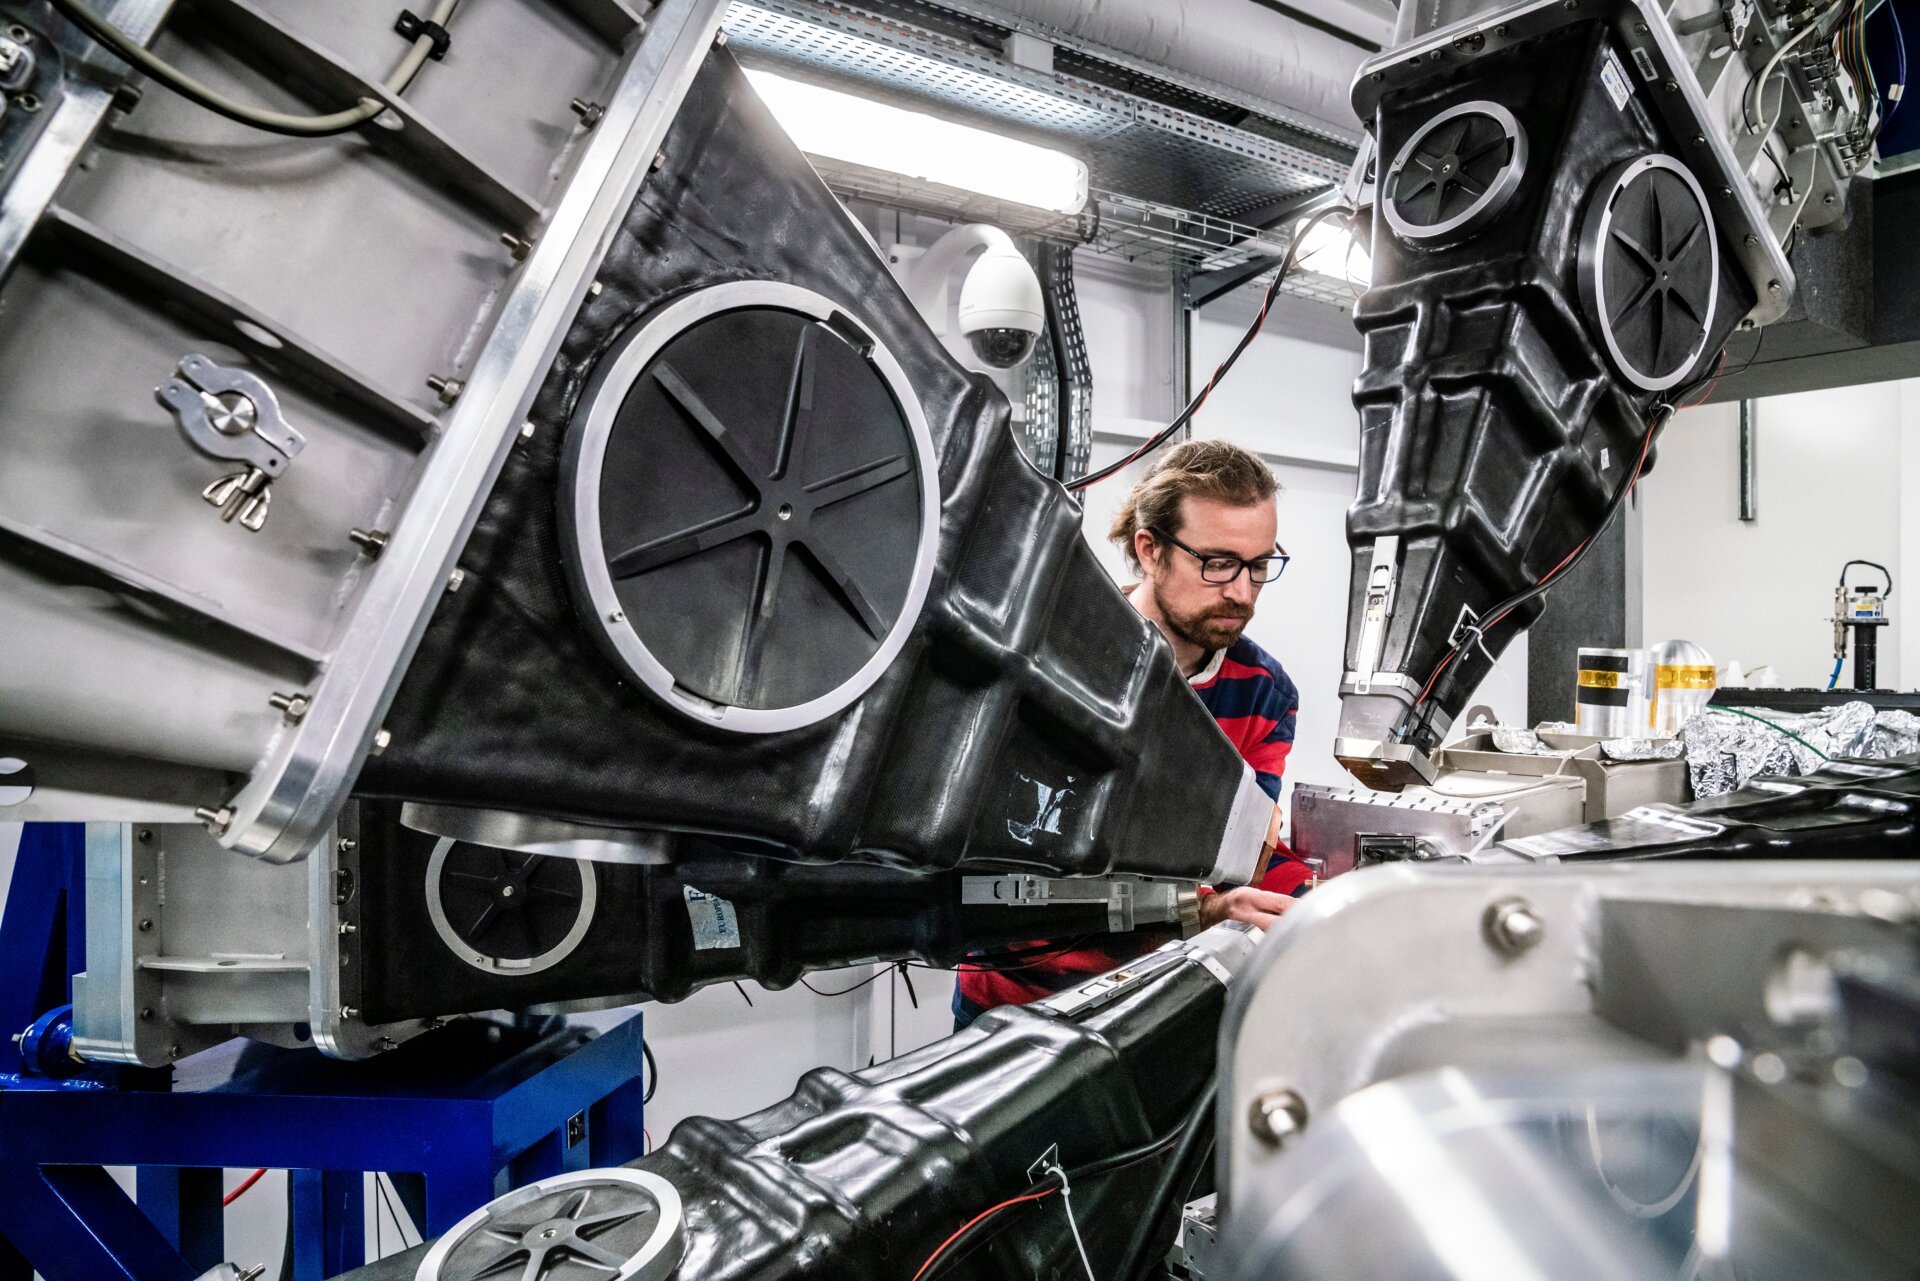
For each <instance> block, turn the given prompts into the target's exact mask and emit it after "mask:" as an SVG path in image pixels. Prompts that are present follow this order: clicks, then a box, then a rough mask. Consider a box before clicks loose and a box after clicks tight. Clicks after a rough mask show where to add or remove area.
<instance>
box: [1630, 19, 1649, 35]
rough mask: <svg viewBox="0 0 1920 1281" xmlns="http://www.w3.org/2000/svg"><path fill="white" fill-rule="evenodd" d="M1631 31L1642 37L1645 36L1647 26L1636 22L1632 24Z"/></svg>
mask: <svg viewBox="0 0 1920 1281" xmlns="http://www.w3.org/2000/svg"><path fill="white" fill-rule="evenodd" d="M1633 29H1634V30H1635V31H1636V32H1638V33H1639V34H1641V35H1643V36H1644V35H1646V34H1647V24H1646V23H1644V22H1636V23H1634V24H1633Z"/></svg>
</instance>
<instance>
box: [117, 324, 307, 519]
mask: <svg viewBox="0 0 1920 1281" xmlns="http://www.w3.org/2000/svg"><path fill="white" fill-rule="evenodd" d="M153 394H154V398H155V399H156V400H158V401H159V402H160V403H161V405H163V406H164V407H165V408H166V409H167V410H168V411H169V412H170V413H172V414H173V417H174V421H175V422H177V423H178V424H179V425H180V434H181V435H183V436H185V437H186V438H187V443H188V444H189V445H192V446H193V447H194V448H195V449H197V450H199V451H200V452H201V453H203V454H205V455H207V457H209V458H213V459H217V460H219V461H221V462H236V463H244V464H246V470H245V471H238V472H230V473H228V474H227V475H225V476H221V477H220V478H219V479H217V480H215V481H214V482H213V483H212V484H210V485H208V486H207V487H206V488H205V489H203V490H201V491H200V496H201V497H202V498H204V499H206V500H207V502H209V503H211V504H212V505H213V506H215V507H218V508H219V509H220V519H221V520H224V521H229V522H231V521H232V520H234V519H235V518H236V517H238V519H239V521H240V525H241V527H242V528H244V529H246V530H248V531H250V532H253V533H258V532H259V531H260V529H261V527H262V526H264V525H265V524H266V523H267V509H268V506H269V504H271V503H272V501H273V493H272V490H271V488H270V486H271V485H272V484H273V482H274V481H275V480H277V479H279V477H280V476H281V475H282V474H283V473H284V472H285V471H286V470H287V464H289V463H291V462H292V461H293V460H294V458H295V457H296V456H297V455H298V454H299V453H300V451H301V450H302V449H304V448H306V445H307V438H306V437H305V436H302V435H301V434H300V433H299V432H297V431H295V430H294V429H293V428H292V427H290V426H288V425H287V420H286V418H285V416H283V415H282V414H281V412H280V401H279V399H278V398H277V397H275V396H274V394H273V389H272V388H271V387H268V386H267V384H266V383H264V382H262V381H261V380H260V379H259V378H257V377H255V376H254V375H252V374H250V373H247V372H245V371H243V370H239V369H228V368H225V367H224V366H221V365H216V364H214V363H213V361H211V360H209V359H207V358H206V357H205V356H202V355H198V354H194V355H189V356H185V357H183V358H182V359H181V361H180V367H179V369H178V370H177V371H176V376H175V377H174V378H173V380H172V381H171V382H167V383H163V384H162V385H161V386H159V387H157V388H155V389H154V393H153Z"/></svg>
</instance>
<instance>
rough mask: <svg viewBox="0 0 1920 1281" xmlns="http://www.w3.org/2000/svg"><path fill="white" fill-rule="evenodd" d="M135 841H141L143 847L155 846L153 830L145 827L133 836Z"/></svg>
mask: <svg viewBox="0 0 1920 1281" xmlns="http://www.w3.org/2000/svg"><path fill="white" fill-rule="evenodd" d="M133 839H134V840H136V841H139V842H140V843H141V844H142V845H151V844H153V829H152V828H150V827H143V828H141V829H140V830H139V831H137V832H135V833H134V834H133Z"/></svg>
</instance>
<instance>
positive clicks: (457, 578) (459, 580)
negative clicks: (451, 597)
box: [447, 569, 467, 592]
mask: <svg viewBox="0 0 1920 1281" xmlns="http://www.w3.org/2000/svg"><path fill="white" fill-rule="evenodd" d="M466 581H467V571H466V570H464V569H456V570H454V571H453V572H452V573H451V574H449V575H447V591H449V592H457V591H459V590H460V589H461V587H463V586H464V585H465V584H466Z"/></svg>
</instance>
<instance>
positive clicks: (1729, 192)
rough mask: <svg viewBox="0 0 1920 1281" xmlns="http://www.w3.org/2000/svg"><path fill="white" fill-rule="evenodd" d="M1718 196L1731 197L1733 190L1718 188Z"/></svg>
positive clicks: (1730, 188)
mask: <svg viewBox="0 0 1920 1281" xmlns="http://www.w3.org/2000/svg"><path fill="white" fill-rule="evenodd" d="M1720 194H1721V195H1723V196H1731V195H1733V188H1732V187H1722V188H1720Z"/></svg>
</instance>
